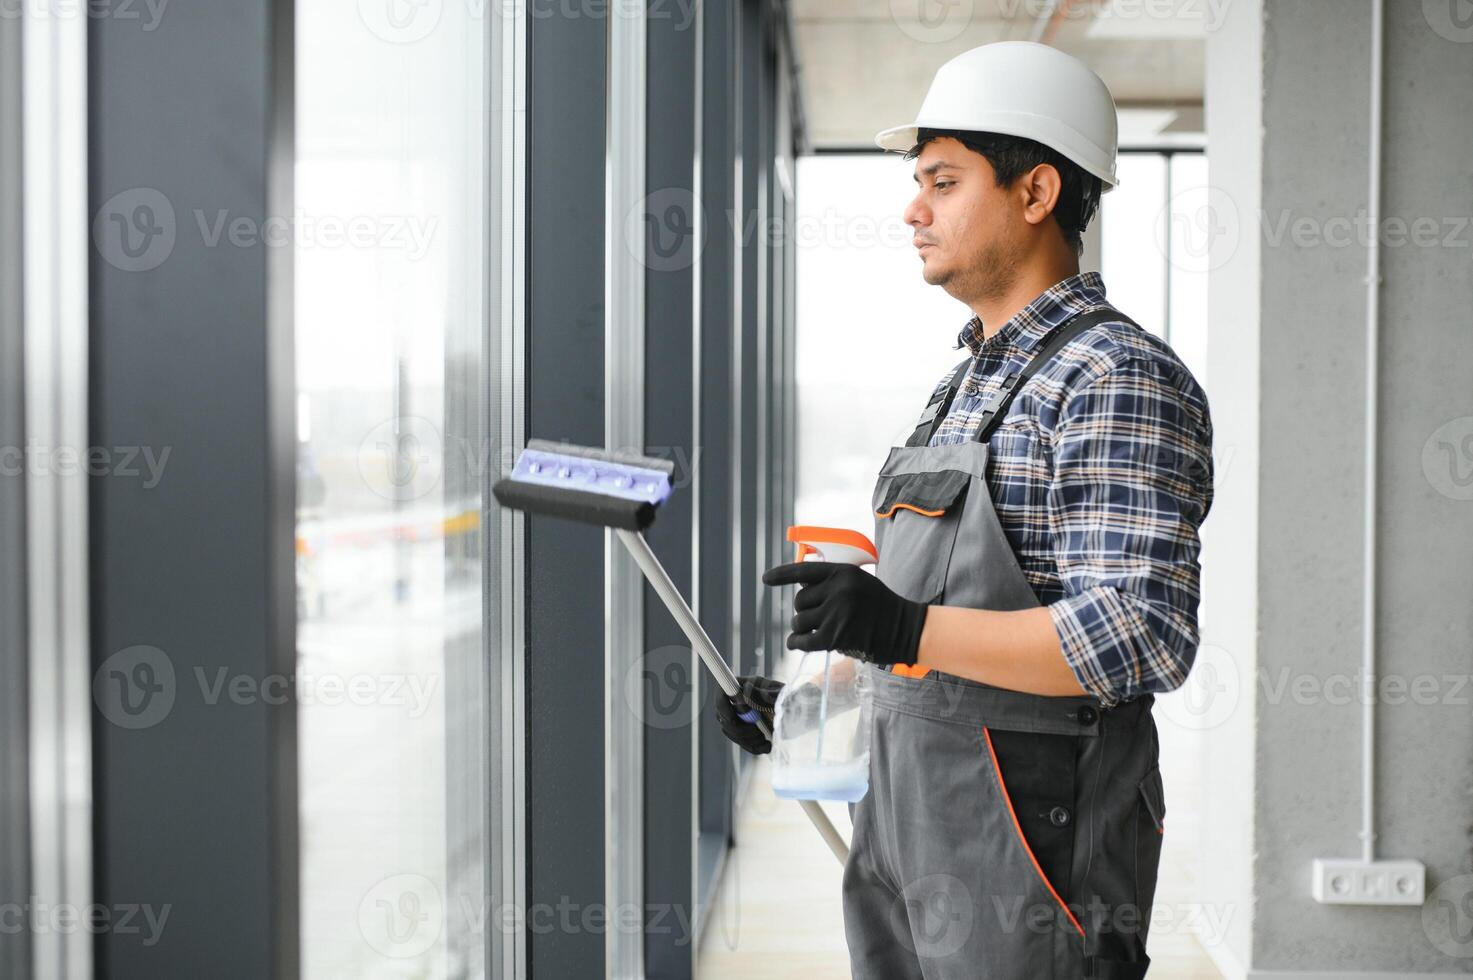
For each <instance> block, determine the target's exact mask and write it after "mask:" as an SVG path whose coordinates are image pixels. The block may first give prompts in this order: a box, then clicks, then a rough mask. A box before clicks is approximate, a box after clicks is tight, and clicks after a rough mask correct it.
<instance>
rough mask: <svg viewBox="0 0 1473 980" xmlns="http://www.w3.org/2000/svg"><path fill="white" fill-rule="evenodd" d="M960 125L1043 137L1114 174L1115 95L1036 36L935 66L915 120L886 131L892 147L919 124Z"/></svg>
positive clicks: (904, 145) (911, 140)
mask: <svg viewBox="0 0 1473 980" xmlns="http://www.w3.org/2000/svg"><path fill="white" fill-rule="evenodd" d="M922 127H925V128H928V129H959V130H965V131H968V132H978V133H1003V134H1005V135H1007V136H1023V137H1027V138H1028V139H1031V140H1036V141H1037V142H1039V143H1042V144H1043V145H1044V146H1047V147H1051V148H1052V149H1055V150H1057V151H1058V152H1059V153H1061V154H1063V155H1064V156H1065V157H1067V158H1068V159H1070V160H1072V161H1073V162H1074V163H1076V164H1078V165H1079V166H1080V167H1081V168H1083V169H1084V170H1085V171H1086V172H1088V173H1091V174H1094V175H1095V176H1096V177H1098V178H1100V181H1101V182H1102V183H1103V185H1104V187H1103V189H1104V190H1106V191H1108V190H1110V189H1111V188H1112V187H1114V186H1115V184H1116V183H1117V181H1116V179H1115V138H1116V119H1115V100H1114V99H1113V98H1111V97H1110V90H1109V89H1108V88H1106V87H1105V83H1104V82H1103V81H1101V79H1100V76H1098V75H1096V74H1095V73H1094V72H1092V71H1090V70H1089V67H1088V66H1087V65H1085V64H1084V62H1082V61H1080V60H1079V59H1078V58H1074V57H1071V56H1070V55H1067V54H1065V53H1064V52H1062V51H1060V50H1059V49H1058V48H1051V47H1049V46H1048V45H1047V44H1035V43H1033V42H1032V41H998V42H996V43H995V44H984V45H982V46H981V47H978V48H973V49H972V50H970V51H966V52H963V53H962V54H959V55H957V56H956V57H955V58H952V59H951V60H950V61H948V62H947V63H946V64H944V65H942V66H941V67H940V68H939V69H937V71H936V77H935V78H934V79H932V81H931V88H930V90H929V91H928V92H926V100H925V101H924V102H922V103H921V111H920V113H919V115H917V117H916V121H915V122H913V123H909V124H907V125H904V126H894V127H892V128H890V129H886V130H884V131H882V132H881V133H879V134H878V135H877V136H876V137H875V142H876V143H878V144H879V145H880V147H881V148H882V149H886V150H902V151H904V150H909V149H910V148H911V147H913V146H915V144H916V131H917V130H918V129H920V128H922Z"/></svg>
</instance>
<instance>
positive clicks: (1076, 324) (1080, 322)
mask: <svg viewBox="0 0 1473 980" xmlns="http://www.w3.org/2000/svg"><path fill="white" fill-rule="evenodd" d="M1108 322H1117V323H1118V322H1125V323H1130V322H1132V321H1131V320H1130V318H1129V317H1127V316H1126V315H1125V314H1123V313H1121V312H1120V311H1119V310H1116V309H1112V308H1110V307H1105V308H1103V309H1098V310H1091V311H1089V312H1088V313H1076V314H1074V315H1073V316H1071V317H1070V318H1069V319H1067V320H1065V321H1064V322H1063V323H1061V324H1059V325H1058V326H1057V327H1055V328H1054V329H1053V332H1052V333H1050V334H1048V341H1047V342H1046V343H1045V344H1044V345H1043V347H1042V348H1040V350H1039V351H1038V353H1037V354H1034V355H1033V359H1032V360H1030V361H1029V362H1028V363H1027V364H1026V365H1024V366H1023V370H1022V371H1014V372H1012V373H1010V374H1009V375H1008V376H1007V377H1005V378H1003V381H1002V387H1001V388H999V389H998V391H997V393H996V394H994V395H993V396H992V401H991V402H990V403H989V404H988V406H987V410H986V411H985V412H983V413H982V421H981V423H980V424H979V426H978V428H977V434H976V436H974V438H975V439H976V441H977V442H987V441H988V440H989V439H991V438H992V434H993V433H994V432H996V431H997V427H998V426H1000V425H1002V421H1003V419H1004V418H1006V417H1007V414H1008V409H1009V408H1010V407H1011V406H1012V404H1013V398H1014V396H1016V395H1017V394H1018V392H1019V391H1021V390H1022V388H1023V386H1024V385H1025V384H1027V383H1028V379H1029V378H1031V377H1033V376H1034V375H1035V374H1037V373H1038V372H1039V371H1040V370H1042V369H1043V366H1044V365H1045V364H1047V363H1048V362H1049V361H1050V360H1052V359H1053V356H1054V355H1055V354H1057V353H1058V352H1059V351H1060V350H1061V349H1063V347H1064V345H1065V344H1067V343H1068V342H1069V341H1071V340H1073V339H1074V338H1075V337H1078V336H1079V335H1080V334H1081V333H1083V332H1084V331H1086V330H1088V329H1089V328H1090V327H1092V326H1094V325H1095V324H1097V323H1108Z"/></svg>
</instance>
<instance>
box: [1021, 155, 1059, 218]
mask: <svg viewBox="0 0 1473 980" xmlns="http://www.w3.org/2000/svg"><path fill="white" fill-rule="evenodd" d="M1018 187H1019V193H1020V194H1021V195H1022V198H1023V220H1025V221H1027V222H1028V223H1029V224H1030V225H1037V224H1042V223H1043V221H1044V220H1045V219H1046V218H1048V216H1049V215H1050V214H1052V213H1053V211H1054V208H1055V207H1056V206H1057V205H1058V203H1059V194H1060V193H1061V192H1062V191H1063V188H1064V181H1063V178H1061V177H1060V176H1059V171H1058V170H1057V169H1055V168H1054V166H1053V165H1052V164H1048V163H1040V164H1039V165H1038V166H1036V167H1034V168H1033V169H1032V170H1030V171H1028V172H1027V173H1026V174H1023V175H1022V176H1021V177H1019V178H1018Z"/></svg>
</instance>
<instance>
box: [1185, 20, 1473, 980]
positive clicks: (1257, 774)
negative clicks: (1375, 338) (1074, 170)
mask: <svg viewBox="0 0 1473 980" xmlns="http://www.w3.org/2000/svg"><path fill="white" fill-rule="evenodd" d="M1459 13H1460V10H1459V6H1458V4H1457V2H1456V0H1448V2H1442V0H1437V2H1433V0H1428V2H1427V3H1417V2H1411V0H1388V2H1387V4H1386V16H1385V21H1384V23H1385V28H1384V29H1385V49H1386V59H1385V85H1384V89H1383V91H1384V100H1385V101H1384V107H1385V108H1384V119H1385V128H1384V133H1383V134H1382V141H1381V143H1382V149H1383V153H1384V157H1383V165H1382V172H1383V191H1382V200H1383V210H1382V221H1381V222H1380V235H1381V239H1382V243H1383V244H1382V276H1383V279H1384V284H1383V286H1382V293H1381V295H1382V306H1381V321H1380V322H1381V337H1380V343H1379V346H1378V352H1379V353H1378V357H1379V361H1380V371H1379V382H1378V386H1377V391H1378V404H1379V413H1380V414H1379V424H1378V426H1377V430H1378V432H1379V449H1378V453H1377V461H1376V467H1377V469H1376V473H1377V485H1378V493H1379V500H1378V503H1377V507H1376V529H1377V540H1378V549H1379V550H1378V558H1377V561H1376V574H1377V580H1378V596H1379V598H1378V601H1377V603H1376V606H1377V613H1378V628H1377V631H1376V633H1377V635H1376V644H1377V650H1378V665H1379V666H1378V674H1379V684H1378V685H1376V687H1375V690H1377V691H1379V699H1380V701H1381V703H1380V705H1379V707H1378V722H1377V740H1376V767H1377V770H1376V771H1377V779H1376V793H1377V807H1376V811H1375V818H1376V829H1377V832H1378V834H1379V839H1378V844H1377V856H1378V857H1382V858H1414V859H1418V860H1421V861H1423V862H1425V864H1426V867H1427V875H1428V878H1427V887H1428V892H1429V900H1428V903H1427V904H1426V905H1425V906H1424V907H1421V908H1416V907H1412V908H1394V907H1376V906H1331V905H1321V904H1319V903H1317V902H1316V901H1315V900H1314V899H1313V898H1312V897H1311V895H1310V875H1311V862H1312V861H1313V860H1314V859H1315V858H1321V857H1355V856H1358V855H1359V854H1360V850H1361V840H1360V837H1359V836H1358V835H1359V832H1360V829H1361V799H1362V794H1361V786H1360V779H1361V733H1362V719H1361V696H1362V691H1363V690H1365V688H1366V685H1365V684H1364V678H1363V677H1362V675H1361V666H1360V662H1361V643H1362V610H1363V608H1364V604H1363V602H1362V571H1363V567H1364V565H1363V561H1362V541H1361V529H1362V521H1363V514H1364V504H1365V496H1364V493H1363V490H1362V470H1363V467H1364V464H1365V457H1364V453H1363V444H1364V443H1363V436H1364V431H1365V422H1366V395H1365V367H1366V355H1365V337H1366V332H1365V331H1366V325H1365V309H1366V299H1365V285H1364V276H1365V270H1366V243H1367V241H1368V240H1369V238H1370V233H1371V232H1370V229H1369V228H1368V227H1367V219H1366V207H1367V185H1368V180H1369V176H1368V174H1369V170H1368V158H1369V142H1368V134H1369V129H1368V124H1367V123H1368V118H1369V98H1370V94H1369V93H1370V84H1371V82H1370V77H1371V74H1370V73H1371V61H1370V56H1371V45H1370V37H1371V5H1370V4H1369V3H1356V4H1349V3H1344V2H1340V0H1251V2H1240V3H1238V4H1236V5H1234V6H1233V7H1232V8H1231V9H1230V11H1229V12H1228V13H1227V15H1226V17H1225V18H1224V20H1223V22H1222V25H1221V27H1220V28H1219V29H1218V30H1216V31H1214V32H1213V33H1212V34H1211V35H1210V36H1209V40H1208V58H1207V64H1208V73H1207V96H1206V105H1207V131H1208V149H1209V160H1210V167H1211V184H1212V197H1211V200H1210V202H1209V203H1210V213H1208V214H1205V215H1204V216H1203V217H1204V218H1207V219H1209V221H1210V224H1209V225H1208V226H1204V227H1209V228H1210V230H1209V231H1208V234H1211V235H1212V236H1213V241H1212V243H1211V247H1212V251H1211V256H1212V259H1211V264H1212V281H1211V287H1210V297H1209V299H1210V309H1211V313H1210V321H1209V338H1210V339H1209V358H1208V361H1209V368H1208V381H1207V384H1208V392H1209V397H1210V398H1211V404H1212V412H1213V417H1214V421H1215V424H1216V456H1217V463H1218V485H1217V499H1216V503H1215V505H1214V508H1213V512H1212V515H1211V517H1210V518H1209V520H1208V525H1207V527H1206V528H1205V529H1204V540H1205V548H1204V554H1203V571H1204V602H1203V611H1202V616H1203V642H1204V657H1203V659H1202V661H1201V662H1200V663H1199V667H1200V666H1202V665H1206V666H1207V667H1208V668H1210V671H1209V673H1211V674H1212V678H1211V679H1212V680H1213V681H1214V683H1213V684H1212V685H1210V686H1208V687H1206V688H1204V690H1205V691H1207V693H1209V694H1213V695H1214V696H1216V697H1218V698H1222V699H1226V701H1225V702H1224V703H1223V706H1225V707H1230V709H1231V710H1225V711H1223V710H1218V711H1215V712H1213V711H1209V712H1208V716H1209V717H1210V718H1211V722H1212V723H1211V725H1210V731H1209V733H1208V737H1207V738H1206V739H1205V743H1206V744H1205V748H1204V755H1203V758H1202V764H1203V766H1204V767H1205V772H1206V773H1207V777H1206V783H1207V789H1206V795H1207V799H1206V801H1205V802H1206V805H1205V807H1204V811H1203V814H1204V816H1203V832H1204V845H1205V846H1204V855H1203V861H1202V869H1201V885H1202V888H1203V893H1204V896H1205V900H1206V901H1208V902H1209V903H1212V904H1213V905H1214V906H1220V907H1222V908H1227V909H1230V910H1231V911H1232V912H1233V915H1232V919H1231V924H1230V926H1229V928H1228V930H1227V934H1226V938H1225V940H1224V941H1223V942H1222V943H1220V944H1218V945H1217V946H1216V947H1215V948H1213V950H1212V952H1213V955H1214V956H1215V957H1216V958H1217V959H1218V961H1219V963H1220V964H1221V965H1222V966H1223V968H1224V972H1226V973H1227V974H1228V975H1229V976H1245V975H1247V976H1253V977H1259V978H1270V977H1289V976H1315V975H1319V976H1326V977H1328V976H1336V977H1343V976H1347V975H1349V976H1356V975H1359V974H1361V973H1365V974H1369V975H1375V976H1383V977H1401V976H1422V975H1431V974H1449V973H1467V972H1470V971H1473V819H1470V817H1473V710H1470V704H1473V684H1470V683H1469V675H1470V673H1473V604H1470V602H1469V601H1468V587H1469V583H1470V581H1473V323H1470V319H1473V317H1470V312H1469V311H1470V310H1473V229H1470V221H1469V216H1470V215H1473V114H1470V113H1469V112H1468V110H1467V105H1468V101H1467V95H1468V92H1469V91H1470V90H1473V23H1468V24H1465V23H1464V21H1465V20H1466V18H1464V19H1462V20H1460V19H1459ZM1214 647H1215V648H1216V651H1215V652H1214V650H1213V648H1214ZM1227 702H1231V704H1230V705H1229V704H1227ZM1213 715H1217V716H1220V717H1211V716H1213Z"/></svg>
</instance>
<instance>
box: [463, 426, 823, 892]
mask: <svg viewBox="0 0 1473 980" xmlns="http://www.w3.org/2000/svg"><path fill="white" fill-rule="evenodd" d="M674 472H675V465H674V464H673V463H671V462H669V461H666V460H661V459H654V458H651V457H649V456H641V455H637V454H634V453H620V452H609V451H606V450H603V449H595V448H591V447H586V446H575V445H571V444H569V443H562V442H550V441H548V440H545V439H530V440H528V441H527V448H526V449H524V450H522V453H521V455H520V456H518V457H517V462H516V465H515V466H514V467H513V468H512V472H511V476H508V477H506V478H504V479H502V480H498V481H497V482H496V485H495V486H493V487H492V488H491V492H492V493H493V494H495V496H496V499H497V501H499V502H500V503H501V505H502V506H503V507H510V508H512V509H513V510H520V511H525V512H527V513H529V514H544V515H546V516H548V517H561V518H565V519H567V520H572V521H580V522H582V523H584V524H594V525H597V526H599V527H606V528H611V529H613V530H614V532H615V533H616V534H617V535H618V536H619V540H620V541H622V542H623V543H624V547H626V548H628V549H629V553H630V554H631V555H633V556H634V560H635V562H636V563H638V565H639V569H640V571H641V572H643V573H644V577H645V578H646V579H648V580H649V583H650V585H652V586H654V589H655V593H656V594H657V595H659V597H660V600H661V601H662V602H664V603H665V608H666V609H669V610H670V614H671V615H672V616H674V617H675V622H676V623H677V624H678V625H679V626H680V629H681V632H683V633H684V634H685V635H686V638H687V639H689V640H690V643H691V647H692V648H693V649H694V650H695V652H696V654H697V655H698V656H699V657H700V658H701V663H703V664H705V665H706V669H707V670H708V671H710V672H711V676H712V677H713V678H715V680H716V683H717V685H718V686H719V687H720V688H721V691H722V693H723V694H725V695H726V697H727V698H729V699H730V700H731V703H732V705H733V707H735V708H736V709H737V711H738V713H739V714H740V716H741V718H742V719H743V720H744V721H749V722H751V723H752V724H754V725H756V726H757V727H758V728H759V729H760V730H761V731H762V734H763V735H766V736H767V737H768V738H771V737H772V730H771V729H770V728H769V727H768V725H767V723H766V722H765V721H764V720H763V719H762V717H761V716H760V715H759V714H758V713H757V712H756V710H755V709H753V708H752V706H751V705H750V704H748V703H747V701H746V699H745V698H744V697H742V695H741V691H740V689H739V686H738V683H737V678H736V675H735V674H733V673H732V670H731V667H729V666H728V665H727V663H726V660H725V659H724V658H723V657H722V656H721V654H720V653H719V652H718V651H717V650H716V645H715V644H714V643H712V642H711V637H709V636H708V635H706V630H705V629H704V628H703V627H702V626H701V623H700V621H699V620H697V619H696V615H695V613H694V612H692V611H691V608H690V604H689V603H687V602H686V601H685V598H684V597H683V596H681V594H680V590H679V589H677V588H676V587H675V583H674V582H672V581H671V580H670V575H669V573H667V572H666V571H665V568H664V566H663V565H661V564H660V559H659V558H658V557H656V556H655V553H654V551H653V550H652V549H651V548H650V546H649V542H648V541H646V540H645V539H644V530H645V528H647V527H649V526H650V525H651V524H653V523H654V520H655V514H656V511H657V510H658V508H659V506H660V505H661V504H662V503H664V502H665V500H666V499H668V498H669V496H670V494H671V492H672V490H673V487H672V486H671V483H670V479H671V476H672V475H673V474H674ZM798 802H799V804H800V805H801V806H802V807H803V810H804V812H806V813H807V814H808V819H809V820H810V821H812V823H813V826H814V827H815V828H816V829H817V830H818V832H819V834H820V835H821V836H822V837H823V839H824V843H826V844H827V845H828V846H829V850H831V851H833V853H834V857H836V858H838V859H839V862H840V863H841V864H842V863H843V862H844V861H846V860H847V859H848V857H849V845H848V843H847V842H846V841H845V840H844V838H843V837H841V836H840V835H839V832H838V830H836V829H835V828H834V825H833V824H832V823H831V822H830V821H829V818H828V815H827V814H826V813H824V812H823V810H822V809H821V808H820V807H819V805H818V804H817V803H815V802H814V801H812V800H799V801H798Z"/></svg>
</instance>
